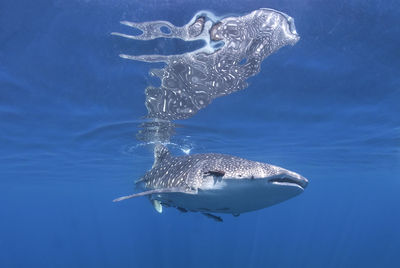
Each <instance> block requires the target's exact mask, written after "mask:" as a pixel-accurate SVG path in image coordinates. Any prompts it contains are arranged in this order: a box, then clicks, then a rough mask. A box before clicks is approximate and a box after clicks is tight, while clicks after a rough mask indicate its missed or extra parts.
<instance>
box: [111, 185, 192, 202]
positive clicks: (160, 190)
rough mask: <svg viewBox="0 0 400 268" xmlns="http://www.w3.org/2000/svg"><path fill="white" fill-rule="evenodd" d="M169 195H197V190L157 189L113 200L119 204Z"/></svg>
mask: <svg viewBox="0 0 400 268" xmlns="http://www.w3.org/2000/svg"><path fill="white" fill-rule="evenodd" d="M167 193H183V194H197V190H194V189H192V190H188V189H186V188H162V189H155V190H150V191H145V192H141V193H137V194H131V195H126V196H121V197H118V198H116V199H114V200H113V202H119V201H122V200H126V199H129V198H134V197H139V196H146V195H152V194H167Z"/></svg>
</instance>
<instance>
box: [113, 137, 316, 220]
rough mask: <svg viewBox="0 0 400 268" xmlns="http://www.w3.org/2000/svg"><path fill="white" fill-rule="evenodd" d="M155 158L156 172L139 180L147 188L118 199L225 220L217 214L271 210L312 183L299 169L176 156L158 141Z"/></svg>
mask: <svg viewBox="0 0 400 268" xmlns="http://www.w3.org/2000/svg"><path fill="white" fill-rule="evenodd" d="M154 159H155V160H154V164H153V166H152V168H151V170H149V171H148V172H147V173H146V174H145V175H144V176H143V177H142V178H140V179H139V180H138V181H136V183H135V184H136V187H137V188H138V189H140V190H142V192H139V193H134V194H131V195H127V196H122V197H119V198H117V199H114V200H113V201H114V202H118V201H122V200H126V199H129V198H135V197H140V196H147V197H148V198H149V199H150V201H151V203H152V204H153V206H154V208H155V209H156V210H157V211H158V212H159V213H162V210H163V207H175V208H177V209H178V210H180V211H181V212H200V213H202V214H204V215H205V216H207V217H209V218H212V219H214V220H216V221H222V218H221V217H219V216H217V215H215V213H222V214H232V215H234V216H239V215H240V214H242V213H245V212H250V211H255V210H259V209H262V208H266V207H269V206H272V205H275V204H278V203H280V202H283V201H285V200H288V199H290V198H292V197H295V196H297V195H299V194H301V193H302V192H303V191H304V190H305V188H306V187H307V185H308V180H307V179H306V178H304V177H303V176H301V175H299V174H297V173H295V172H293V171H289V170H287V169H284V168H281V167H278V166H274V165H270V164H267V163H261V162H256V161H251V160H247V159H243V158H240V157H236V156H231V155H225V154H217V153H206V154H193V155H185V156H173V155H172V154H171V153H170V152H169V150H168V148H167V147H166V146H164V145H162V144H158V145H156V147H155V149H154Z"/></svg>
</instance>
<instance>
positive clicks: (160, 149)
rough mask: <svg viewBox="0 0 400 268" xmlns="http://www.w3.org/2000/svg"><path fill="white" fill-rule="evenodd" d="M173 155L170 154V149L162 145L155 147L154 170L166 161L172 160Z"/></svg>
mask: <svg viewBox="0 0 400 268" xmlns="http://www.w3.org/2000/svg"><path fill="white" fill-rule="evenodd" d="M170 157H171V153H170V152H169V150H168V148H167V147H166V146H164V145H162V144H157V145H156V147H154V164H153V168H154V167H155V166H157V165H158V164H160V163H161V162H162V161H163V160H164V159H167V158H170Z"/></svg>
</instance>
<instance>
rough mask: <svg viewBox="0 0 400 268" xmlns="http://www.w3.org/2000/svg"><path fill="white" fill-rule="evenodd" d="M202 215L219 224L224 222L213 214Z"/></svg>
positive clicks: (205, 213)
mask: <svg viewBox="0 0 400 268" xmlns="http://www.w3.org/2000/svg"><path fill="white" fill-rule="evenodd" d="M201 214H203V215H204V216H206V217H207V218H210V219H213V220H214V221H217V222H223V221H224V220H223V219H222V218H221V217H219V216H216V215H214V214H211V213H208V212H203V213H201Z"/></svg>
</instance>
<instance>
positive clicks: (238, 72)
mask: <svg viewBox="0 0 400 268" xmlns="http://www.w3.org/2000/svg"><path fill="white" fill-rule="evenodd" d="M121 23H122V24H124V25H127V26H130V27H132V28H135V29H137V30H139V31H140V34H138V35H127V34H122V33H112V34H113V35H117V36H122V37H125V38H130V39H134V40H151V39H156V38H178V39H182V40H184V41H195V40H203V41H204V42H205V46H204V47H202V48H200V49H198V50H195V51H192V52H188V53H184V54H180V55H137V56H134V55H126V54H121V55H120V56H121V57H122V58H126V59H131V60H136V61H144V62H163V63H165V64H166V65H165V67H164V68H162V69H153V70H151V72H150V74H151V75H153V76H156V77H158V78H160V80H161V86H160V87H158V88H157V87H152V86H149V87H148V88H146V91H145V92H146V101H145V104H146V107H147V110H148V115H147V117H148V118H150V119H151V120H152V121H150V122H146V123H144V124H143V125H142V127H143V129H142V130H141V131H139V133H138V135H137V137H138V139H140V140H143V141H148V142H154V143H159V142H169V140H170V137H171V135H172V133H173V132H174V123H173V122H172V120H177V119H186V118H189V117H191V116H193V115H194V114H196V113H197V112H198V111H199V110H200V109H203V108H204V107H206V106H207V105H209V104H210V103H211V102H212V100H213V99H215V98H217V97H221V96H225V95H228V94H231V93H233V92H235V91H238V90H241V89H244V88H246V87H247V83H246V80H247V79H248V78H249V77H251V76H254V75H256V74H257V73H258V72H259V71H260V66H261V63H262V61H263V60H264V59H265V58H266V57H267V56H269V55H270V54H272V53H273V52H275V51H277V50H278V49H280V48H281V47H283V46H286V45H294V44H295V43H296V42H297V41H298V40H299V35H298V34H297V32H296V29H295V26H294V21H293V19H292V18H291V17H289V16H288V15H286V14H284V13H282V12H279V11H276V10H273V9H265V8H262V9H259V10H255V11H253V12H251V13H249V14H247V15H244V16H241V17H225V18H218V17H216V16H215V15H213V14H212V13H210V12H207V11H201V12H198V13H197V14H196V15H195V16H194V17H193V19H192V20H191V21H190V22H189V23H188V24H186V25H184V26H182V27H177V26H174V25H172V24H171V23H169V22H167V21H152V22H143V23H133V22H128V21H123V22H121ZM154 153H155V162H154V165H153V168H152V169H151V170H150V171H148V172H147V173H146V174H145V175H144V177H143V178H141V179H140V180H139V181H137V183H136V185H137V187H138V188H139V189H141V190H143V192H140V193H136V194H132V195H129V196H125V197H120V198H117V199H115V200H114V201H121V200H125V199H128V198H133V197H139V196H148V197H149V198H150V200H151V201H152V203H153V205H154V207H155V208H156V210H157V211H158V212H161V211H162V207H163V206H165V207H176V208H178V209H179V210H180V211H183V212H187V211H192V212H201V213H203V214H205V215H206V216H208V217H211V218H213V219H215V220H218V221H222V219H221V218H220V217H218V216H215V215H213V214H211V213H228V214H233V215H235V216H237V215H239V214H241V213H244V212H248V211H253V210H257V209H261V208H265V207H268V206H271V205H274V204H277V203H279V202H282V201H285V200H287V199H289V198H291V197H294V196H296V195H298V194H300V193H302V192H303V191H304V189H305V187H306V186H307V184H308V181H307V179H305V178H303V177H302V176H300V175H299V174H297V173H294V172H291V171H289V170H286V169H283V168H280V167H277V166H273V165H269V164H265V163H260V162H254V161H250V160H246V159H242V158H239V157H235V156H229V155H222V154H197V155H189V156H181V157H173V156H171V155H170V154H169V152H168V150H167V148H166V147H164V146H162V145H160V144H158V145H156V148H155V152H154Z"/></svg>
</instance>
